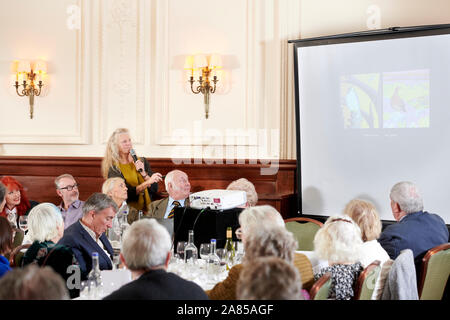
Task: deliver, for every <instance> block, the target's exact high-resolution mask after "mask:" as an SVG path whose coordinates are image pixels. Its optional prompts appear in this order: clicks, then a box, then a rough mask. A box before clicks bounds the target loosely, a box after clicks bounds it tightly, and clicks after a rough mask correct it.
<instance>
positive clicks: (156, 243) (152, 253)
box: [121, 219, 172, 271]
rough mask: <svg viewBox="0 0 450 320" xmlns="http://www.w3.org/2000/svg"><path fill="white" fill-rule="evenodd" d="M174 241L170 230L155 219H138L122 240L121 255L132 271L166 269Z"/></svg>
mask: <svg viewBox="0 0 450 320" xmlns="http://www.w3.org/2000/svg"><path fill="white" fill-rule="evenodd" d="M171 246H172V242H171V239H170V235H169V232H168V231H167V230H166V228H165V227H164V226H162V225H161V224H159V223H158V222H157V221H156V220H155V219H143V220H139V221H136V222H135V223H133V224H132V225H131V227H129V228H128V229H127V230H126V232H125V234H124V236H123V241H122V252H121V257H122V259H123V262H124V263H125V265H126V266H127V268H128V269H130V270H131V271H144V270H148V269H159V268H163V269H165V268H166V267H167V264H168V262H169V259H170V249H171Z"/></svg>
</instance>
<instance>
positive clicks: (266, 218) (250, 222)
mask: <svg viewBox="0 0 450 320" xmlns="http://www.w3.org/2000/svg"><path fill="white" fill-rule="evenodd" d="M239 224H240V226H241V229H242V235H243V237H245V236H246V234H250V233H251V230H252V229H254V228H259V227H261V226H279V227H283V228H284V227H285V226H284V220H283V217H282V216H281V214H280V213H279V212H278V211H277V210H276V209H275V208H274V207H272V206H269V205H263V206H255V207H249V208H246V209H244V210H242V212H241V213H240V214H239Z"/></svg>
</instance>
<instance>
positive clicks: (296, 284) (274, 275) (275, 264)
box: [236, 257, 303, 300]
mask: <svg viewBox="0 0 450 320" xmlns="http://www.w3.org/2000/svg"><path fill="white" fill-rule="evenodd" d="M301 289H302V282H301V280H300V274H299V272H298V270H297V268H295V267H294V266H293V265H292V264H291V263H288V262H286V261H285V260H283V259H280V258H277V257H260V258H257V259H255V260H253V261H252V264H251V265H249V266H245V267H244V268H243V269H242V271H241V273H240V275H239V280H238V282H237V284H236V297H237V299H238V300H303V295H302V292H301Z"/></svg>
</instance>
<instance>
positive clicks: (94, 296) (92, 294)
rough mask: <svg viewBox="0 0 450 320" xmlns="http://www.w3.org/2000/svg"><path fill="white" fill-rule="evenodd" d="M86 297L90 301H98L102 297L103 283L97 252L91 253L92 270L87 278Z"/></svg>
mask: <svg viewBox="0 0 450 320" xmlns="http://www.w3.org/2000/svg"><path fill="white" fill-rule="evenodd" d="M87 281H88V286H89V288H88V290H89V291H88V297H89V299H91V300H99V299H101V298H102V297H103V281H102V274H101V272H100V266H99V262H98V252H93V253H92V270H91V272H89V274H88V277H87Z"/></svg>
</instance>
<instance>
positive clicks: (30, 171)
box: [0, 156, 297, 218]
mask: <svg viewBox="0 0 450 320" xmlns="http://www.w3.org/2000/svg"><path fill="white" fill-rule="evenodd" d="M101 160H102V158H100V157H22V156H21V157H13V156H8V157H5V156H3V157H0V176H3V175H9V176H12V177H14V178H15V179H17V180H18V181H20V182H21V183H22V184H23V186H24V187H25V188H26V190H27V194H28V197H29V199H30V200H35V201H38V202H52V203H55V204H58V203H59V202H60V199H59V198H58V196H57V195H56V191H55V186H54V182H53V181H54V179H55V177H57V176H58V175H60V174H63V173H70V174H72V175H73V176H74V177H75V179H76V180H77V182H78V183H79V184H80V199H82V200H85V199H86V198H88V197H89V195H91V194H92V193H93V192H101V186H102V183H103V181H104V179H103V178H102V176H101V173H100V165H101ZM148 160H149V162H150V165H151V167H152V169H153V171H154V172H160V173H161V174H163V175H164V174H166V173H168V172H169V171H171V170H173V169H179V170H182V171H184V172H186V174H187V175H188V176H189V180H190V182H191V191H192V192H197V191H201V190H207V189H225V188H226V186H227V185H228V184H229V183H230V182H231V181H233V180H236V179H239V178H242V177H243V178H247V179H248V180H250V181H251V182H253V184H254V185H255V188H256V192H257V193H258V197H259V202H258V204H270V205H272V206H274V207H275V208H276V209H277V210H278V211H280V212H281V214H282V215H283V217H285V218H287V217H291V216H295V215H296V208H295V202H296V201H295V191H296V184H295V176H296V170H297V168H296V161H295V160H282V161H280V162H279V169H278V172H277V173H276V174H274V175H261V168H264V167H268V166H263V165H261V164H249V163H248V162H247V163H246V164H207V163H205V162H203V163H202V164H194V163H193V161H191V162H192V163H191V164H184V163H181V164H175V163H174V162H173V161H172V160H171V159H161V158H149V159H148ZM208 163H209V162H208ZM159 191H160V196H166V193H165V187H164V183H162V182H161V183H160V184H159Z"/></svg>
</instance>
